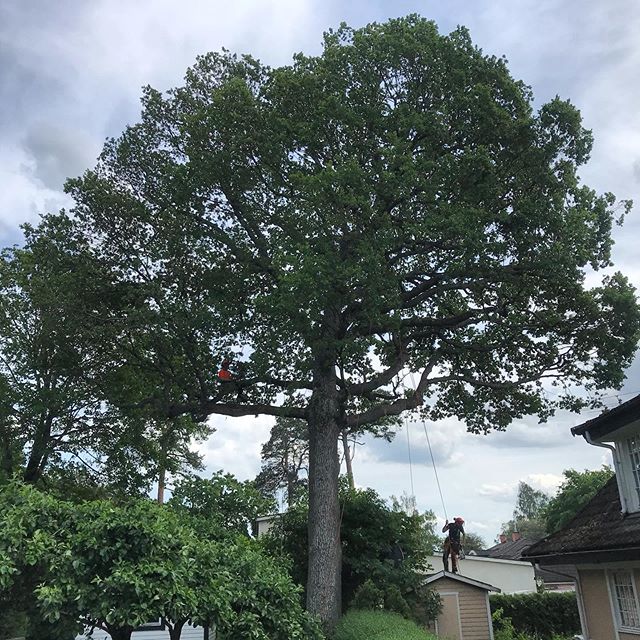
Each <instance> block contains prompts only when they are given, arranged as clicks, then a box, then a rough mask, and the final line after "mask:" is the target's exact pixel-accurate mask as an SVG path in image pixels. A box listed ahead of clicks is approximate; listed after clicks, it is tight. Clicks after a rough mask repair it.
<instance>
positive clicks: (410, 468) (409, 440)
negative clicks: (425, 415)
mask: <svg viewBox="0 0 640 640" xmlns="http://www.w3.org/2000/svg"><path fill="white" fill-rule="evenodd" d="M404 428H405V430H406V432H407V451H408V453H409V478H410V479H411V496H412V497H415V495H416V494H415V491H414V489H413V463H412V462H411V439H410V437H409V421H408V420H407V419H406V418H405V419H404Z"/></svg>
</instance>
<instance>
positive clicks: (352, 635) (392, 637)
mask: <svg viewBox="0 0 640 640" xmlns="http://www.w3.org/2000/svg"><path fill="white" fill-rule="evenodd" d="M333 640H436V639H435V637H434V636H432V635H431V634H430V633H427V632H426V631H425V630H424V629H421V628H420V627H419V626H418V625H417V624H416V623H415V622H412V621H411V620H406V619H405V618H403V617H402V616H401V615H399V614H397V613H392V612H389V611H365V610H357V609H352V610H351V611H348V612H347V613H346V614H345V615H344V616H343V617H342V619H341V620H340V622H339V623H338V626H337V627H336V631H335V635H334V637H333Z"/></svg>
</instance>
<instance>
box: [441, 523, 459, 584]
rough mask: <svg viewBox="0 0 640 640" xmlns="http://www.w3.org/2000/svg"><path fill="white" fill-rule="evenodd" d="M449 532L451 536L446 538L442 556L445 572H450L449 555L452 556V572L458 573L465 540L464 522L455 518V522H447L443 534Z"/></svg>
mask: <svg viewBox="0 0 640 640" xmlns="http://www.w3.org/2000/svg"><path fill="white" fill-rule="evenodd" d="M447 531H448V532H449V535H448V536H447V537H446V538H445V541H444V552H443V554H442V562H443V563H444V570H445V571H449V555H451V571H452V572H453V573H458V557H459V556H460V550H461V548H462V540H464V520H463V519H462V518H454V519H453V522H449V520H447V521H446V522H445V524H444V527H442V533H445V532H447Z"/></svg>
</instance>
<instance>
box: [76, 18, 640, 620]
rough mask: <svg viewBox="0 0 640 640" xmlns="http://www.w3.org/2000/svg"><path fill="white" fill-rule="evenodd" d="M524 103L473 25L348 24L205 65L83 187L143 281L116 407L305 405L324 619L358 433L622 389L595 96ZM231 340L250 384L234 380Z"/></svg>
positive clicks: (147, 115) (330, 611) (633, 319)
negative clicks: (585, 112) (224, 371)
mask: <svg viewBox="0 0 640 640" xmlns="http://www.w3.org/2000/svg"><path fill="white" fill-rule="evenodd" d="M532 102H533V98H532V93H531V91H530V89H529V88H528V87H527V86H525V85H524V84H523V83H522V82H519V81H516V80H514V79H513V78H512V77H511V75H510V74H509V72H508V69H507V65H506V61H505V60H504V59H499V58H495V57H491V56H486V55H484V54H483V53H482V52H481V51H480V50H479V49H477V48H476V47H474V46H473V44H472V42H471V40H470V38H469V35H468V33H467V31H466V30H465V29H457V30H455V31H454V32H452V33H451V34H449V35H446V36H443V35H440V34H439V33H438V31H437V28H436V26H435V25H434V24H433V23H432V22H428V21H426V20H423V19H421V18H419V17H417V16H410V17H408V18H404V19H398V20H392V21H389V22H387V23H385V24H373V25H369V26H367V27H364V28H362V29H359V30H353V29H350V28H348V27H346V26H342V27H341V28H340V29H338V30H337V31H335V32H329V33H328V34H327V35H326V37H325V40H324V49H323V52H322V53H321V54H320V55H319V56H317V57H309V56H305V55H302V54H300V55H296V56H295V57H294V60H293V63H292V64H291V65H290V66H287V67H282V68H275V69H274V68H268V67H265V66H264V65H262V64H260V63H259V62H258V61H256V60H254V59H252V58H250V57H247V56H243V57H236V56H234V55H231V54H229V53H227V52H223V53H220V54H207V55H205V56H202V57H201V58H199V59H198V61H197V62H196V64H195V65H194V66H193V67H192V68H191V69H189V70H188V72H187V74H186V77H185V81H184V85H183V86H181V87H179V88H176V89H173V90H171V91H168V92H166V93H161V92H159V91H156V90H154V89H152V88H147V89H145V91H144V96H143V109H142V117H141V120H140V122H139V123H138V124H135V125H133V126H130V127H128V128H127V129H126V130H125V132H124V133H123V134H122V135H121V136H120V137H119V138H118V139H115V140H111V141H109V142H108V143H107V144H106V146H105V148H104V151H103V153H102V155H101V158H100V160H99V163H98V165H97V166H96V167H95V168H94V169H93V170H91V171H88V172H87V173H85V174H84V176H83V177H81V178H79V179H77V180H73V181H71V182H69V183H68V190H69V192H70V193H71V194H72V196H73V197H74V198H75V202H76V206H75V209H74V215H75V219H76V220H77V221H78V224H80V225H81V228H82V229H83V232H84V233H85V234H86V235H87V238H88V242H89V244H90V246H91V247H92V251H93V253H94V255H95V257H96V259H97V260H99V261H100V262H101V263H102V264H105V265H108V266H109V270H110V273H111V276H112V278H114V279H115V281H116V282H117V283H118V284H119V285H120V286H121V287H123V286H124V287H125V288H126V290H127V291H128V292H129V293H128V295H127V297H126V305H124V306H123V309H124V311H125V312H124V313H123V312H122V311H120V312H118V313H115V312H111V311H110V310H109V309H105V311H104V314H105V315H106V316H107V317H108V319H109V322H110V323H111V324H110V326H111V327H112V328H113V329H112V331H113V337H112V338H111V344H112V346H113V362H112V366H111V367H110V370H109V375H110V376H111V383H110V384H109V385H106V388H108V389H114V388H118V387H117V384H116V382H117V381H118V380H120V381H122V385H121V386H120V387H119V389H120V391H119V392H118V394H117V397H116V398H112V401H113V402H117V403H118V404H119V405H121V406H126V407H144V408H145V410H147V411H149V410H152V411H154V412H156V413H157V414H158V415H161V416H165V417H169V418H170V417H173V416H177V415H179V414H191V415H193V416H195V417H196V418H197V419H203V418H204V417H206V416H207V415H210V414H223V415H227V416H243V415H253V414H267V415H271V416H283V417H289V418H302V419H304V420H306V421H307V422H308V426H309V439H310V453H309V456H310V460H309V491H310V517H309V574H308V585H307V595H308V607H309V609H310V610H311V611H312V612H314V613H317V614H319V615H320V616H321V618H322V619H323V620H324V621H325V622H327V623H329V624H331V623H332V622H333V621H335V620H336V618H337V616H338V615H339V602H340V562H341V547H340V540H339V517H340V513H339V504H338V472H339V457H338V452H337V441H338V437H339V434H340V433H341V432H342V431H344V430H347V431H349V430H362V429H363V428H364V427H366V426H367V425H369V424H375V423H377V424H379V421H380V420H383V419H393V417H394V416H398V415H399V414H401V413H402V412H404V411H407V410H414V409H418V408H421V409H422V410H423V411H424V414H425V416H427V417H429V418H433V419H437V418H442V417H445V416H455V417H457V418H459V419H461V420H464V421H465V422H466V424H467V425H468V427H469V429H470V430H473V431H476V432H486V431H488V430H490V429H503V428H505V427H506V426H507V425H508V424H509V423H510V422H511V421H512V420H513V419H514V418H518V417H520V416H523V415H525V414H538V415H540V416H541V417H542V418H545V417H548V416H549V415H550V413H551V412H552V411H553V409H554V408H556V407H565V408H567V407H568V408H573V409H577V408H579V407H580V406H581V400H580V399H579V398H576V397H575V394H574V393H573V390H575V389H576V388H577V387H578V386H580V387H581V388H583V389H585V388H586V389H588V390H589V391H591V392H593V393H594V394H595V393H596V392H597V390H598V389H602V388H608V387H616V386H619V385H620V384H621V382H622V380H623V370H624V368H625V366H627V365H628V363H629V360H630V358H631V357H632V354H633V352H634V350H635V346H636V337H637V330H638V308H637V306H636V301H635V297H634V293H633V289H632V287H631V286H630V285H629V283H628V282H627V280H626V279H625V278H624V277H623V276H622V275H620V274H615V275H608V276H607V277H604V278H602V281H601V284H600V285H598V286H595V287H589V286H588V285H587V280H586V277H587V274H589V273H590V272H592V271H594V270H599V269H602V268H605V267H609V266H610V264H611V263H610V252H611V246H612V240H611V227H612V223H613V220H614V217H615V215H616V213H615V212H616V211H620V212H624V211H625V210H626V209H628V207H629V203H626V202H622V203H621V204H620V205H616V203H615V199H614V197H613V196H612V195H610V194H605V195H599V194H597V193H596V192H595V191H593V190H592V189H590V188H589V187H587V186H585V185H583V184H581V182H580V180H579V177H578V173H577V170H578V167H579V166H580V165H581V164H583V163H585V162H586V161H587V159H588V157H589V152H590V149H591V145H592V136H591V133H590V132H589V131H587V130H585V129H584V128H583V126H582V123H581V118H580V114H579V112H578V110H577V109H576V108H575V107H574V106H572V105H571V104H570V103H569V102H568V101H564V100H561V99H559V98H556V99H554V100H552V101H550V102H549V103H548V104H545V105H542V106H541V107H540V108H539V109H537V110H534V108H533V106H532ZM120 347H122V348H120ZM124 347H126V349H125V348H124ZM230 354H235V355H236V357H237V358H238V359H240V360H242V361H243V362H244V365H245V366H244V377H245V382H244V384H245V385H246V390H245V393H244V397H242V398H241V400H240V401H237V399H236V397H235V395H234V396H229V395H228V394H227V395H225V394H223V393H221V392H220V390H219V389H218V388H217V387H216V380H215V373H216V369H217V366H218V364H219V362H220V360H221V359H222V358H223V357H224V356H228V355H230ZM408 372H412V373H413V374H415V377H416V385H415V388H414V389H412V390H410V391H408V392H407V391H406V386H405V385H402V384H401V381H402V379H403V377H405V376H406V375H407V373H408ZM555 383H559V384H560V385H561V386H560V387H558V388H557V389H556V391H555V392H554V393H547V391H546V389H547V387H551V385H553V384H555ZM592 397H594V396H593V395H592Z"/></svg>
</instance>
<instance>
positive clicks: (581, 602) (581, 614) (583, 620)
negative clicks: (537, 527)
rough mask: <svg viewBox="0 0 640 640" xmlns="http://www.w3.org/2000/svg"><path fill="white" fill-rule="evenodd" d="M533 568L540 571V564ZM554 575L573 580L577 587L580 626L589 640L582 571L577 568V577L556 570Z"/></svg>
mask: <svg viewBox="0 0 640 640" xmlns="http://www.w3.org/2000/svg"><path fill="white" fill-rule="evenodd" d="M533 566H534V568H535V569H537V570H538V571H540V563H539V562H534V563H533ZM551 571H553V572H554V573H556V574H558V575H559V576H563V577H565V578H571V580H573V582H574V584H575V586H576V602H577V604H578V617H579V618H580V626H581V627H582V633H583V634H584V638H585V640H589V626H588V624H587V613H586V611H585V609H584V600H583V599H582V587H581V586H580V571H579V570H578V568H577V567H576V575H575V576H570V575H569V574H567V573H561V572H560V571H557V570H556V569H551Z"/></svg>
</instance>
